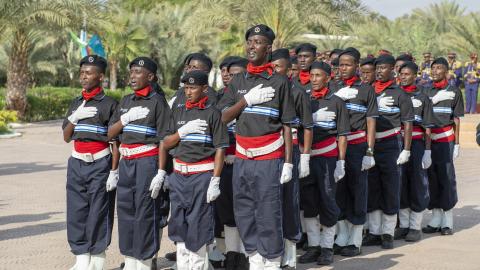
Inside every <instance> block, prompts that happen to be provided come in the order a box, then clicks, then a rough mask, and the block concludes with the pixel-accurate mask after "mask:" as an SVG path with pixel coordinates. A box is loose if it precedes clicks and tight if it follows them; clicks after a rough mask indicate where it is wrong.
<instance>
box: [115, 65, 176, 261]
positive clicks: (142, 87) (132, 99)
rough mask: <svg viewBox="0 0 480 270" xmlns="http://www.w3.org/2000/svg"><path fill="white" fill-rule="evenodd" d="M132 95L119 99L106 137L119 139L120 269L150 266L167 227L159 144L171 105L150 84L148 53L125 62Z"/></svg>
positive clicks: (153, 69)
mask: <svg viewBox="0 0 480 270" xmlns="http://www.w3.org/2000/svg"><path fill="white" fill-rule="evenodd" d="M129 67H130V87H131V88H132V89H133V91H134V93H132V94H129V95H126V96H125V97H123V98H122V100H121V101H120V104H119V105H118V107H117V110H116V112H115V114H114V116H113V118H112V121H111V123H113V124H112V125H111V126H110V127H109V129H108V137H109V138H116V137H117V136H118V137H119V140H120V142H121V145H120V149H119V151H120V154H121V155H122V159H121V160H120V165H119V181H118V187H117V196H118V198H117V216H118V235H119V245H120V253H121V254H122V255H124V256H125V266H124V270H144V269H145V270H147V269H148V270H149V269H150V267H151V264H152V257H153V256H154V255H155V254H156V253H157V252H158V250H159V248H160V236H161V230H160V228H161V227H164V226H165V225H166V218H167V217H166V214H165V213H161V211H160V209H161V208H162V207H165V203H166V202H165V201H166V194H165V193H163V192H161V191H160V185H161V179H162V174H163V173H164V172H163V171H161V170H158V166H159V146H158V144H159V142H160V141H161V140H162V139H163V137H164V136H165V132H166V130H167V126H168V121H169V118H170V108H169V107H168V104H167V101H166V100H165V97H164V96H163V95H161V94H159V93H158V92H157V91H154V89H153V88H152V86H151V83H152V82H153V81H154V78H155V73H156V71H157V65H156V64H155V62H153V60H151V59H150V58H147V57H138V58H136V59H134V60H133V61H132V62H130V64H129Z"/></svg>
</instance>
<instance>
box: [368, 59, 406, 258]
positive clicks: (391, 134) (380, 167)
mask: <svg viewBox="0 0 480 270" xmlns="http://www.w3.org/2000/svg"><path fill="white" fill-rule="evenodd" d="M394 65H395V58H393V56H391V55H388V54H384V55H381V56H379V57H378V58H377V59H376V61H375V73H376V78H377V81H376V82H375V93H376V94H377V104H378V111H379V117H378V118H377V122H376V134H375V138H376V142H375V148H374V150H373V152H374V153H373V156H374V158H375V167H373V168H371V169H370V171H369V172H368V206H367V208H368V210H367V211H368V229H369V234H368V235H366V236H365V238H364V239H363V245H364V246H372V245H381V246H382V248H384V249H391V248H393V236H394V231H395V226H396V224H397V214H398V210H399V207H400V183H401V167H400V165H402V164H404V163H406V162H407V161H408V160H409V158H410V144H411V137H412V122H413V120H414V114H413V105H412V100H411V99H410V97H409V96H408V95H407V94H405V92H403V91H402V90H401V89H400V88H399V87H398V86H397V85H396V84H395V80H394V78H393V68H394ZM402 124H403V129H404V138H403V141H402V136H401V134H400V130H401V127H402ZM402 148H403V150H402Z"/></svg>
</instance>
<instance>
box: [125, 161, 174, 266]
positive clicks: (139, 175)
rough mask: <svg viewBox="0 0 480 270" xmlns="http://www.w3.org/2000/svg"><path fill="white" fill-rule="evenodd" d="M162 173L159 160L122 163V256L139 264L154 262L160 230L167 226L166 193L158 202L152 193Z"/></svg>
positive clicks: (158, 244) (161, 193)
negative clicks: (154, 182) (152, 188)
mask: <svg viewBox="0 0 480 270" xmlns="http://www.w3.org/2000/svg"><path fill="white" fill-rule="evenodd" d="M157 171H158V157H157V156H151V157H142V158H137V159H131V160H127V159H121V160H120V164H119V181H118V186H117V215H118V236H119V246H120V253H121V254H123V255H125V256H130V257H134V258H136V259H138V260H146V259H149V258H152V257H153V255H155V254H156V253H157V252H158V249H159V248H160V236H159V234H160V233H161V232H160V228H161V227H163V226H165V224H166V216H165V215H164V213H162V210H161V209H162V207H163V206H164V204H165V200H166V198H165V197H166V195H165V193H164V192H163V190H161V191H160V193H159V195H158V197H157V198H156V199H155V200H154V199H152V197H151V191H149V188H150V184H151V182H152V179H153V177H155V175H156V174H157Z"/></svg>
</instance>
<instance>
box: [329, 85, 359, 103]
mask: <svg viewBox="0 0 480 270" xmlns="http://www.w3.org/2000/svg"><path fill="white" fill-rule="evenodd" d="M357 95H358V90H357V89H355V88H350V87H348V86H347V87H343V88H341V89H340V90H338V91H337V92H336V93H335V96H337V97H339V98H341V99H343V100H348V99H352V98H356V97H357Z"/></svg>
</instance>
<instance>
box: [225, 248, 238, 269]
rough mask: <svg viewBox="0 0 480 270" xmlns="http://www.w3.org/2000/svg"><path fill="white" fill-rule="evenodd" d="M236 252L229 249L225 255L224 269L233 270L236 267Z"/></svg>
mask: <svg viewBox="0 0 480 270" xmlns="http://www.w3.org/2000/svg"><path fill="white" fill-rule="evenodd" d="M237 254H238V253H237V252H233V251H229V252H227V254H226V255H225V270H235V269H237V260H238V256H237Z"/></svg>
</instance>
